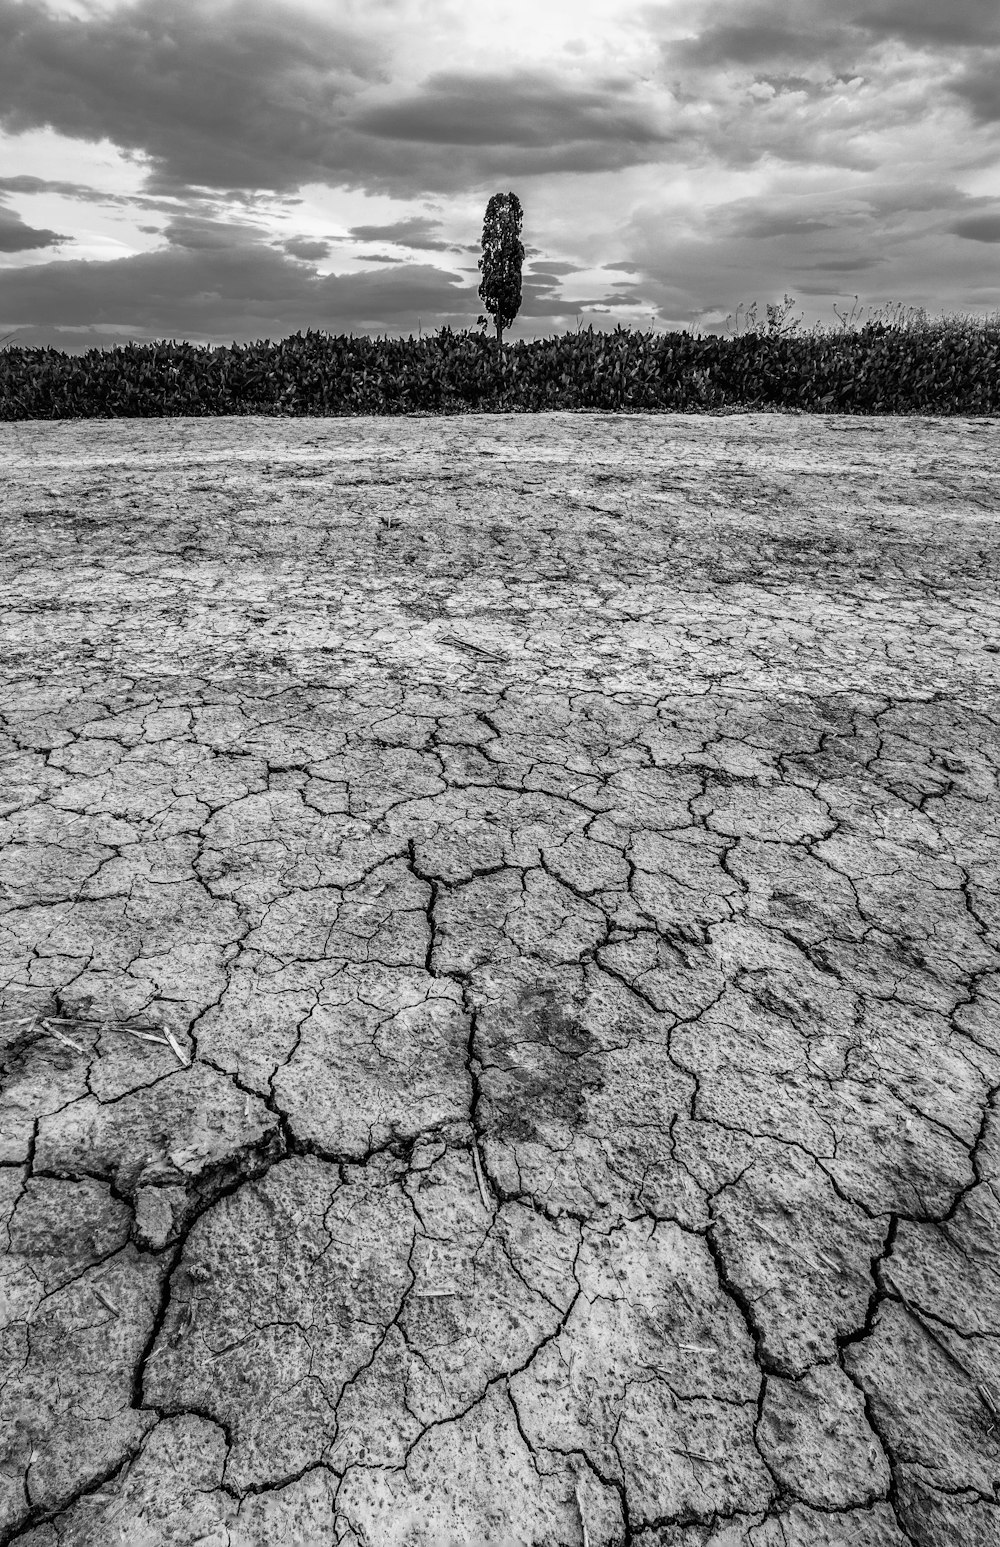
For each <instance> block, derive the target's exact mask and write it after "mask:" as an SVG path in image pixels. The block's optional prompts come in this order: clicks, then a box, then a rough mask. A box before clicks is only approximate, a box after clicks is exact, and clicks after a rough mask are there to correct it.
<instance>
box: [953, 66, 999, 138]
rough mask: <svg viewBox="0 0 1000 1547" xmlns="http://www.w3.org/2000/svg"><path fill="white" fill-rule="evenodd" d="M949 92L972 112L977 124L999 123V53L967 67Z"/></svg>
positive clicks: (955, 80) (954, 81)
mask: <svg viewBox="0 0 1000 1547" xmlns="http://www.w3.org/2000/svg"><path fill="white" fill-rule="evenodd" d="M948 89H949V90H950V91H951V92H952V93H953V94H954V95H955V96H957V97H958V98H959V100H960V101H962V102H964V103H965V105H966V106H967V107H968V108H970V109H971V111H972V116H973V118H974V119H975V120H976V122H977V123H981V124H995V123H1000V49H992V50H990V51H989V53H988V55H987V56H986V57H980V58H979V59H978V60H977V61H976V63H975V64H972V65H968V66H966V68H965V69H964V70H962V71H961V72H960V73H959V74H958V75H957V76H956V77H955V79H954V80H952V81H949V83H948Z"/></svg>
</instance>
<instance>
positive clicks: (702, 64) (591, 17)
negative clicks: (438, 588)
mask: <svg viewBox="0 0 1000 1547" xmlns="http://www.w3.org/2000/svg"><path fill="white" fill-rule="evenodd" d="M508 188H511V189H513V190H514V191H515V192H516V193H517V194H518V195H519V197H520V199H521V203H522V205H523V206H524V211H525V224H524V233H523V236H524V242H525V246H526V248H527V252H528V258H527V260H526V263H525V275H524V300H523V304H522V309H521V315H520V317H519V319H518V321H517V323H516V324H515V326H514V328H513V330H512V336H513V337H518V336H520V337H530V336H533V335H540V334H547V333H553V332H562V331H565V330H566V329H568V328H575V327H576V326H577V323H578V319H579V321H580V323H581V324H582V325H583V326H584V327H585V326H587V325H588V324H593V325H594V326H595V327H613V326H614V325H615V324H616V323H617V322H619V321H621V322H623V323H627V324H630V325H633V326H642V327H648V326H649V325H650V323H651V322H652V324H653V325H654V326H655V327H656V328H658V329H659V328H680V327H695V328H700V329H718V328H719V327H720V325H722V324H723V323H724V320H725V319H726V317H727V315H728V314H730V313H732V312H733V311H734V310H735V309H736V307H737V305H738V304H739V303H744V304H745V303H748V302H750V301H752V300H755V299H756V300H758V301H759V302H760V303H761V305H762V306H763V303H764V302H766V301H769V300H780V299H781V297H782V296H783V295H784V294H785V293H786V292H787V293H788V294H790V295H792V296H793V297H795V298H796V300H797V302H798V310H799V311H800V312H801V314H802V315H803V317H804V320H805V321H806V322H807V323H808V322H811V321H813V320H815V319H817V318H821V319H824V320H829V319H830V318H831V317H832V315H833V307H834V306H837V307H839V308H840V309H841V310H843V309H844V308H845V307H846V306H849V305H850V302H851V301H852V299H853V297H854V296H855V295H858V296H859V298H860V303H861V304H872V305H875V306H877V305H879V304H883V303H886V302H902V303H904V304H905V305H922V306H925V307H927V308H928V310H929V311H931V312H932V313H940V312H953V311H966V312H975V313H980V314H982V313H987V312H992V311H995V310H996V309H997V308H998V307H1000V4H998V3H997V0H663V3H659V4H650V3H638V4H633V3H630V0H488V3H478V0H0V335H2V334H7V333H10V332H12V331H13V330H17V331H16V333H15V337H16V339H17V340H18V341H19V342H23V343H26V344H27V343H31V344H43V343H47V344H56V345H58V346H59V347H61V348H67V349H74V350H75V349H79V348H84V347H89V346H91V345H92V344H94V343H98V344H108V343H111V342H118V341H121V340H123V339H125V338H128V337H132V338H164V337H168V338H188V339H192V340H198V341H205V342H208V341H212V342H228V341H229V340H231V339H233V338H236V339H250V338H263V337H270V338H278V337H282V336H284V335H285V334H288V333H292V332H295V331H296V330H298V329H305V328H308V327H315V328H323V329H326V330H328V331H331V332H356V333H362V332H364V333H383V332H387V333H390V334H404V335H405V334H408V333H410V332H416V331H417V330H418V328H422V329H423V330H424V331H425V332H426V331H431V330H434V329H436V328H438V327H440V326H441V325H442V323H445V322H447V323H450V324H451V325H452V326H453V327H455V328H463V327H469V326H474V325H475V322H476V317H477V316H478V314H479V312H480V311H481V304H480V302H479V299H478V297H477V294H476V287H477V285H478V282H479V275H478V273H477V270H476V259H477V257H478V255H479V250H480V249H479V239H480V235H481V231H482V219H483V211H484V208H485V204H486V201H487V199H488V198H489V196H490V194H491V193H493V192H495V191H497V190H500V189H508Z"/></svg>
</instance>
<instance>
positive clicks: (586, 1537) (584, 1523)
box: [576, 1483, 590, 1547]
mask: <svg viewBox="0 0 1000 1547" xmlns="http://www.w3.org/2000/svg"><path fill="white" fill-rule="evenodd" d="M576 1507H577V1509H578V1510H579V1511H580V1524H581V1526H582V1527H583V1547H590V1535H589V1533H588V1531H587V1517H586V1515H585V1514H584V1513H583V1500H582V1499H581V1497H580V1484H579V1483H577V1485H576Z"/></svg>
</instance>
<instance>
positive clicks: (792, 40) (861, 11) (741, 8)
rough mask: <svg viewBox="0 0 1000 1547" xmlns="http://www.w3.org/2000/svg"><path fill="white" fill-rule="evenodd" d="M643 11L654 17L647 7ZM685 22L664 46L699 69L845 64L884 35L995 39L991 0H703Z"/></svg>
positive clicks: (946, 44) (913, 39) (955, 44)
mask: <svg viewBox="0 0 1000 1547" xmlns="http://www.w3.org/2000/svg"><path fill="white" fill-rule="evenodd" d="M645 14H646V15H647V16H648V17H649V18H650V19H651V20H653V21H654V25H655V17H654V12H653V11H652V8H649V7H647V8H646V11H645ZM693 22H694V24H693V25H692V35H691V36H690V37H687V38H682V39H677V40H675V41H673V42H671V43H670V44H668V45H667V50H668V53H669V56H670V57H671V58H672V59H674V60H675V61H676V62H679V63H680V62H683V63H685V64H687V65H690V66H694V67H696V68H703V69H712V68H718V67H722V68H752V67H754V66H757V65H773V64H775V63H778V62H780V63H786V62H801V63H802V64H803V65H805V66H811V67H818V66H821V65H822V64H823V63H824V62H825V63H826V64H827V65H828V66H829V65H831V64H833V63H834V62H837V63H839V65H840V67H841V69H845V68H847V67H849V62H850V61H853V62H854V63H855V64H857V63H858V62H859V61H860V60H861V58H862V57H863V56H864V54H865V53H866V52H867V51H868V50H869V49H870V48H871V46H872V45H873V44H877V43H879V42H885V41H889V40H891V41H894V42H898V43H902V44H904V45H905V46H906V47H908V48H910V49H914V50H919V49H934V50H941V49H964V48H970V47H983V46H989V45H991V44H1000V8H998V6H997V4H996V0H870V3H868V4H865V3H863V0H862V3H860V4H859V3H858V0H751V3H747V0H714V3H712V0H710V3H709V4H708V5H703V6H701V7H700V9H699V10H698V11H697V12H696V13H694V15H693ZM807 81H808V77H803V78H802V80H801V82H800V84H801V85H803V86H804V85H805V84H806V83H807Z"/></svg>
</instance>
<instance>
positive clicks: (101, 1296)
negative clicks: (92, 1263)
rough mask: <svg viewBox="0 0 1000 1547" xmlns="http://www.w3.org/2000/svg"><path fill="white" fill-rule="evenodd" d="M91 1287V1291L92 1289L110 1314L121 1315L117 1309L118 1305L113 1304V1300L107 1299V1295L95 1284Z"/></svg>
mask: <svg viewBox="0 0 1000 1547" xmlns="http://www.w3.org/2000/svg"><path fill="white" fill-rule="evenodd" d="M91 1288H92V1289H93V1291H94V1293H95V1295H96V1296H97V1298H98V1300H100V1302H101V1304H102V1305H106V1306H107V1308H108V1310H109V1311H110V1312H111V1314H112V1315H113V1316H120V1315H121V1311H120V1310H119V1309H118V1307H117V1305H116V1304H115V1302H114V1301H113V1300H109V1299H108V1296H107V1295H106V1294H105V1293H104V1290H103V1289H99V1288H98V1287H97V1285H96V1284H92V1285H91Z"/></svg>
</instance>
